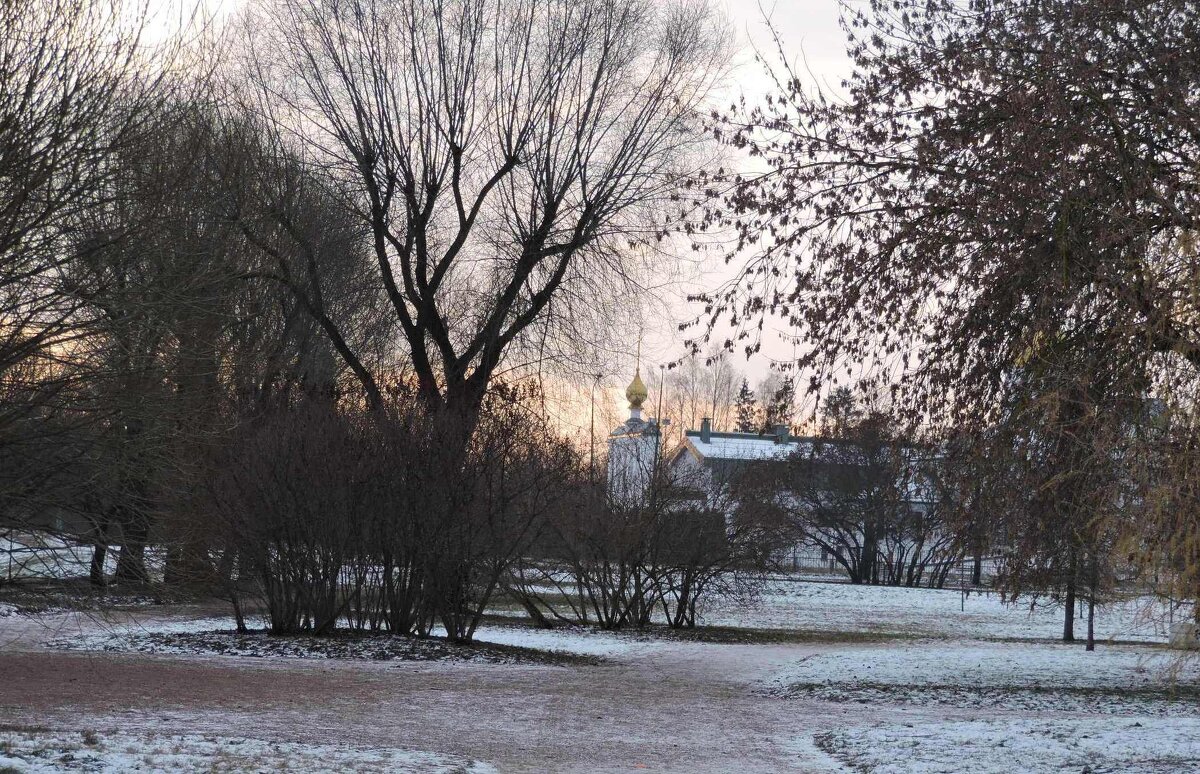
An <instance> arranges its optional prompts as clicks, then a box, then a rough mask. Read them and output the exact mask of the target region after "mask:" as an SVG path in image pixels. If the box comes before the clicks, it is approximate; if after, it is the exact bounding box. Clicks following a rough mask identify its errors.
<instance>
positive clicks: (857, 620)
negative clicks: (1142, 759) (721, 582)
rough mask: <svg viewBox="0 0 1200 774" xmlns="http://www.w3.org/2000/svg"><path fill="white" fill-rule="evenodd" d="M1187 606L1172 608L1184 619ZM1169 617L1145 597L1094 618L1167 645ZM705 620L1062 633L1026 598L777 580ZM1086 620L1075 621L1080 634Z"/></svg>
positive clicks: (894, 630) (1103, 635) (713, 608)
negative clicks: (747, 601) (748, 602)
mask: <svg viewBox="0 0 1200 774" xmlns="http://www.w3.org/2000/svg"><path fill="white" fill-rule="evenodd" d="M1188 613H1190V610H1187V609H1184V610H1179V611H1176V613H1175V616H1176V618H1177V619H1178V618H1179V617H1180V616H1185V617H1186V616H1187V615H1188ZM1169 621H1170V614H1169V611H1168V610H1167V608H1166V607H1165V606H1164V605H1162V604H1159V603H1156V602H1152V601H1151V600H1150V599H1149V598H1147V597H1130V598H1128V599H1125V600H1123V601H1120V602H1116V603H1113V604H1109V605H1105V606H1103V607H1101V608H1099V609H1098V612H1097V615H1096V637H1097V638H1098V639H1101V640H1110V639H1111V640H1142V641H1146V642H1165V641H1166V639H1167V633H1168V628H1169ZM704 622H705V623H706V624H710V625H719V626H741V627H750V628H760V629H811V630H817V631H849V632H864V633H866V632H875V633H882V634H907V635H915V636H924V637H929V636H937V637H950V638H963V637H966V638H972V639H1039V638H1040V639H1054V638H1057V637H1058V636H1060V635H1061V634H1062V611H1061V609H1060V608H1057V607H1052V606H1049V605H1044V604H1038V605H1035V606H1032V607H1031V603H1030V601H1029V600H1027V599H1020V600H1018V601H1017V602H1016V603H1014V604H1011V605H1009V604H1005V603H1004V602H1003V601H1002V600H1001V599H1000V595H999V594H996V593H992V592H987V591H982V592H981V591H975V590H969V589H968V590H967V591H966V592H965V593H964V592H963V591H961V590H957V589H909V588H894V587H885V586H873V587H872V586H853V585H850V584H845V583H809V582H794V581H776V582H773V583H771V584H770V585H769V586H768V587H767V588H766V589H765V590H764V592H763V593H762V595H761V596H760V598H759V600H758V602H757V604H755V605H753V606H744V605H729V604H723V603H717V604H714V605H710V606H709V608H708V609H706V610H705V611H704ZM1083 632H1084V622H1083V620H1082V619H1080V620H1077V622H1076V633H1077V636H1082V634H1083Z"/></svg>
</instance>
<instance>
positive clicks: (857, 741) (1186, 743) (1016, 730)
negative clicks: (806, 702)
mask: <svg viewBox="0 0 1200 774" xmlns="http://www.w3.org/2000/svg"><path fill="white" fill-rule="evenodd" d="M817 746H818V747H820V748H821V749H824V750H826V751H828V752H830V753H832V754H833V755H835V757H837V758H839V759H840V760H842V761H844V762H845V763H847V764H849V765H850V766H853V767H855V768H857V769H859V770H860V771H862V770H865V771H871V772H877V773H878V774H885V773H886V774H893V773H895V774H899V773H900V772H921V774H934V773H935V772H937V773H938V774H943V773H944V774H959V772H971V774H1009V772H1063V771H1071V772H1091V774H1101V773H1102V772H1104V773H1111V774H1118V773H1121V772H1194V771H1196V770H1197V768H1198V767H1200V720H1197V719H1195V718H1159V719H1155V720H1153V721H1149V722H1147V721H1146V719H1144V718H1140V719H1139V718H1116V719H1113V718H1106V719H1097V718H1066V719H1059V718H1047V717H1041V718H995V719H988V720H946V721H938V720H934V721H924V722H920V721H918V722H908V723H891V724H885V725H878V726H871V727H861V728H854V729H850V730H846V731H834V732H830V733H827V734H823V735H819V736H818V738H817Z"/></svg>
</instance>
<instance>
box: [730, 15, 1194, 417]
mask: <svg viewBox="0 0 1200 774" xmlns="http://www.w3.org/2000/svg"><path fill="white" fill-rule="evenodd" d="M843 21H844V25H845V26H846V28H847V31H848V33H849V36H850V44H849V46H850V48H849V50H850V53H851V56H852V59H853V63H854V73H853V75H852V76H850V78H849V79H848V81H847V82H846V83H845V84H844V88H843V90H842V91H843V92H844V93H833V92H830V91H827V90H821V89H818V88H816V87H813V86H811V85H810V84H809V81H808V79H807V78H806V75H805V73H803V72H800V71H798V70H796V69H793V68H791V67H789V66H788V65H786V64H777V65H775V66H773V67H772V74H773V75H774V78H775V90H774V91H773V93H771V94H769V95H767V98H766V99H765V100H764V101H763V102H762V103H761V104H758V105H754V104H750V103H745V102H743V103H740V104H737V105H734V106H733V107H732V109H731V110H729V111H728V112H726V113H723V114H721V115H718V116H717V117H716V126H717V129H718V133H719V135H720V136H721V137H722V139H724V140H725V141H726V142H728V143H730V144H731V145H733V146H736V147H739V148H743V149H745V150H746V151H747V152H748V153H749V154H750V155H751V156H752V157H753V159H754V161H755V164H757V170H758V171H751V172H745V173H743V174H739V175H735V174H733V173H726V174H722V175H717V176H715V177H714V178H712V179H711V180H709V181H707V182H708V183H709V185H710V186H711V187H712V188H714V189H717V190H723V191H725V196H724V197H723V199H722V200H721V202H720V204H718V205H716V206H714V207H713V208H711V210H710V212H709V220H710V225H714V226H718V225H719V226H723V227H731V228H733V229H734V230H735V232H736V233H737V235H738V237H739V244H738V249H739V252H738V260H742V259H745V263H744V265H743V270H742V272H741V274H740V276H739V277H738V279H737V281H735V282H734V283H731V284H730V285H729V286H728V287H726V288H724V289H722V290H721V291H719V292H717V293H715V294H713V295H712V296H711V297H709V298H708V299H707V300H708V302H709V304H710V305H711V308H712V311H713V314H714V317H715V318H718V319H723V318H729V319H736V320H737V321H738V322H739V323H741V324H742V325H743V326H744V331H745V333H744V336H746V337H747V338H746V341H747V342H748V343H749V345H750V346H751V347H753V346H754V338H753V334H754V321H755V320H757V319H758V318H760V317H761V316H763V315H777V316H780V317H783V318H785V319H786V320H788V321H789V322H790V323H792V324H793V325H794V326H795V327H796V328H797V329H798V330H799V331H800V333H801V334H802V335H803V336H804V337H805V339H806V341H807V343H808V344H809V346H810V347H811V352H810V353H809V354H806V355H804V357H803V359H804V361H805V364H806V365H810V366H813V367H814V368H815V369H816V370H817V371H818V373H821V374H828V373H830V372H831V371H832V370H833V369H834V368H835V367H836V366H838V365H840V364H842V363H843V362H846V361H851V362H860V361H871V362H874V363H876V364H877V365H879V366H881V367H883V368H884V369H885V370H887V371H888V375H889V376H894V375H895V374H896V373H897V372H903V374H904V375H905V376H906V383H907V384H908V385H910V386H911V387H912V390H911V391H909V392H908V396H909V397H910V398H911V399H912V401H911V404H910V405H911V406H912V407H913V408H914V409H918V408H929V407H932V406H934V405H941V406H945V405H946V404H947V403H949V402H950V400H949V399H953V400H952V403H953V406H954V407H955V408H957V409H958V410H959V411H960V413H964V414H965V413H966V412H972V411H978V410H983V411H985V412H986V411H988V410H992V409H994V408H995V407H996V405H997V402H998V400H999V397H1000V395H1001V394H1002V393H1003V391H1004V389H1005V383H1004V376H1005V374H1007V373H1008V372H1009V371H1010V370H1011V369H1012V367H1013V365H1014V363H1015V361H1016V360H1017V359H1018V358H1019V357H1020V355H1021V353H1022V352H1024V351H1025V350H1027V349H1028V348H1030V347H1031V346H1038V345H1040V344H1044V343H1045V342H1050V341H1053V342H1055V345H1056V346H1060V347H1079V346H1082V347H1114V348H1122V349H1126V350H1128V349H1130V348H1137V349H1138V350H1139V351H1143V352H1146V353H1150V352H1168V353H1176V355H1177V357H1179V358H1182V359H1183V360H1185V361H1187V363H1189V364H1190V365H1191V366H1192V367H1194V366H1196V365H1197V364H1200V349H1198V348H1197V347H1198V345H1200V329H1198V328H1197V317H1196V298H1197V295H1196V294H1197V285H1196V278H1197V271H1196V269H1197V260H1198V259H1197V255H1196V251H1195V246H1194V240H1193V238H1192V233H1193V230H1194V229H1195V228H1196V226H1197V223H1196V219H1197V197H1198V193H1200V158H1198V157H1197V151H1198V142H1200V122H1198V121H1197V118H1198V117H1200V96H1198V95H1200V89H1198V88H1197V86H1198V84H1200V42H1198V41H1200V36H1198V33H1200V9H1198V8H1197V6H1196V5H1195V4H1194V3H1190V2H1185V1H1184V0H1165V1H1163V2H1125V1H1124V0H1089V1H1088V2H1081V3H1013V2H989V1H982V2H972V3H969V4H962V3H957V2H948V1H946V0H934V1H933V2H926V1H925V0H921V1H920V2H916V1H910V0H895V1H892V0H888V1H886V2H885V1H884V0H874V1H873V2H871V3H870V4H869V5H867V6H866V7H861V8H860V7H859V6H846V7H845V9H844V11H843ZM779 53H780V58H781V59H782V60H783V61H784V62H786V61H787V59H786V58H785V55H784V52H783V50H782V48H781V49H780V52H779Z"/></svg>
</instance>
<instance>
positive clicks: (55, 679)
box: [0, 621, 862, 772]
mask: <svg viewBox="0 0 1200 774" xmlns="http://www.w3.org/2000/svg"><path fill="white" fill-rule="evenodd" d="M0 632H7V633H9V634H10V637H9V641H8V646H7V647H6V648H5V652H3V653H0V724H3V725H6V726H13V725H40V726H48V727H51V728H54V729H63V730H83V729H95V730H98V731H100V732H101V733H103V732H105V731H107V730H113V731H115V730H120V731H126V732H132V731H152V732H170V733H200V734H216V735H227V736H246V737H252V738H259V739H266V740H278V741H296V742H309V743H349V744H353V745H356V746H361V747H407V748H413V749H418V750H426V751H432V752H443V753H453V754H458V755H464V756H468V757H471V758H474V759H477V760H481V761H486V762H489V763H492V764H494V765H495V766H497V767H498V768H499V769H500V770H501V771H637V770H652V771H689V772H705V771H738V772H758V771H781V770H800V771H836V770H839V769H838V767H837V766H836V765H835V764H834V763H833V762H832V761H831V760H830V759H829V758H827V757H826V756H824V755H823V754H822V753H820V752H819V751H817V750H816V749H815V748H812V746H811V743H810V742H809V740H811V737H812V734H813V733H815V732H817V731H820V730H823V729H826V728H830V727H833V726H836V724H837V723H838V722H839V715H840V714H841V712H842V711H843V708H841V707H838V706H837V705H830V704H825V703H816V702H812V703H806V702H797V701H786V702H784V701H779V700H777V699H772V698H770V697H766V696H761V695H758V694H756V693H754V692H752V691H750V690H749V689H748V688H747V683H748V682H749V679H751V678H753V677H754V676H755V675H759V673H760V672H762V670H763V669H764V668H765V667H766V666H769V665H770V664H772V663H776V662H778V661H781V660H787V659H796V658H800V657H802V655H803V652H802V651H803V648H802V646H766V645H763V646H760V645H699V644H692V643H689V644H686V645H681V647H678V648H670V649H666V650H661V649H654V650H650V649H648V650H647V651H646V652H644V653H641V652H639V653H634V654H631V655H628V656H624V657H621V658H620V659H619V660H616V659H614V660H610V661H609V662H607V663H605V664H603V665H600V666H591V667H548V666H501V665H488V664H440V663H439V664H429V663H411V662H409V663H395V662H392V663H378V662H368V663H364V662H349V661H339V662H335V661H321V662H317V661H301V660H282V659H280V660H261V661H260V660H255V659H247V658H236V657H198V656H189V657H183V656H180V657H171V656H141V655H132V654H109V653H90V654H88V653H67V652H56V651H46V650H44V649H41V648H39V647H38V646H37V645H36V644H34V643H33V640H34V639H36V637H35V636H34V635H32V634H31V632H30V631H28V630H27V631H24V632H23V633H21V636H19V637H18V636H11V635H13V632H14V629H13V627H12V626H8V625H6V624H5V621H0ZM0 637H2V635H0ZM0 641H3V640H2V639H0ZM861 721H862V718H861V714H860V716H859V717H858V718H857V722H861ZM792 739H796V740H799V741H797V742H795V743H793V742H791V741H789V740H792Z"/></svg>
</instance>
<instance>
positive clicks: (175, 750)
mask: <svg viewBox="0 0 1200 774" xmlns="http://www.w3.org/2000/svg"><path fill="white" fill-rule="evenodd" d="M281 764H285V765H286V768H287V769H289V770H291V769H295V770H298V771H363V772H376V771H377V772H469V773H470V774H485V773H487V772H493V771H495V769H494V768H493V767H491V766H489V765H487V764H484V763H479V762H476V761H471V760H467V759H465V758H457V757H454V756H449V755H440V754H435V753H429V752H420V751H416V750H406V749H402V748H356V747H352V746H349V745H312V744H296V743H289V742H268V741H262V740H255V739H241V738H232V737H216V736H182V735H149V734H147V735H129V734H94V733H85V734H71V733H67V732H41V731H38V732H14V731H3V732H0V768H4V767H8V768H11V769H15V770H16V771H19V772H57V771H87V772H98V773H100V774H118V773H119V772H126V771H147V770H149V771H164V772H165V771H172V772H174V771H183V772H207V771H231V770H232V771H244V770H251V771H265V770H267V769H277V768H279V767H280V765H281Z"/></svg>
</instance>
